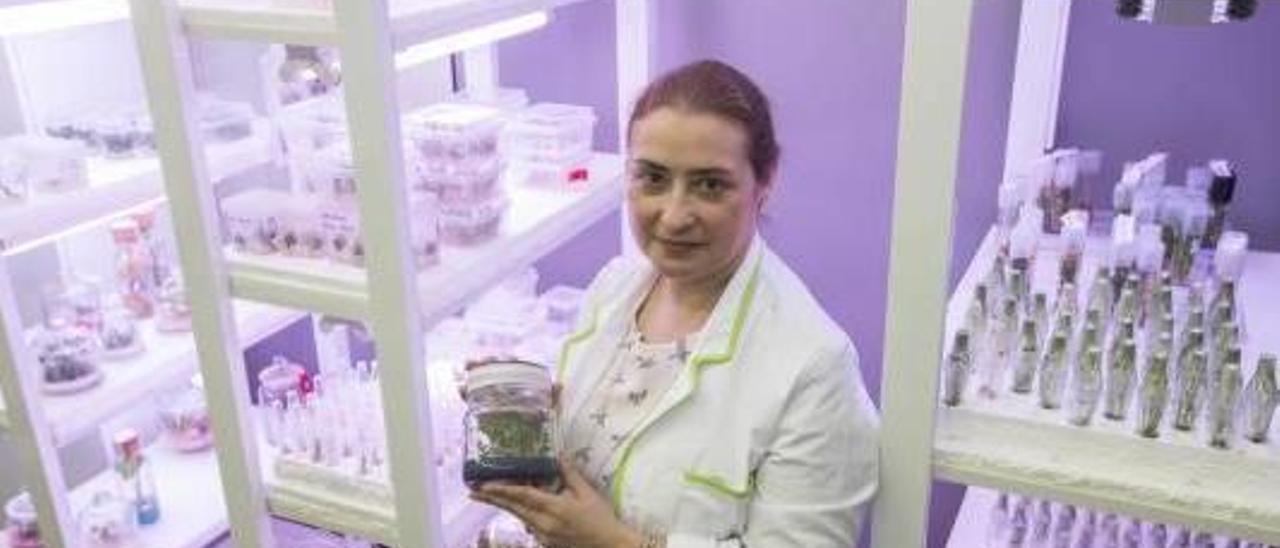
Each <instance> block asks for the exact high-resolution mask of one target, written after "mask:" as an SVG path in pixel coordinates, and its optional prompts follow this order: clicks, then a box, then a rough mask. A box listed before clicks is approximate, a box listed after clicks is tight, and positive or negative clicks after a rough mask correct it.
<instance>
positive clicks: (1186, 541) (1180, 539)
mask: <svg viewBox="0 0 1280 548" xmlns="http://www.w3.org/2000/svg"><path fill="white" fill-rule="evenodd" d="M1169 548H1191V531H1189V530H1187V529H1184V528H1182V527H1179V528H1177V529H1174V531H1173V537H1172V538H1171V539H1170V540H1169Z"/></svg>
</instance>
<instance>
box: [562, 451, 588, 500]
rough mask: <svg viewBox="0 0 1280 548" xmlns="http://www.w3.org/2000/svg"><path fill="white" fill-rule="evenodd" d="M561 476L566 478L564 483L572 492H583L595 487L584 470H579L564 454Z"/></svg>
mask: <svg viewBox="0 0 1280 548" xmlns="http://www.w3.org/2000/svg"><path fill="white" fill-rule="evenodd" d="M559 464H560V477H561V478H563V479H564V484H565V486H566V487H568V488H569V491H570V492H572V493H575V494H576V493H581V492H583V491H584V490H588V489H594V488H593V487H592V486H591V484H590V483H589V482H587V478H585V477H583V475H582V472H579V471H578V467H576V466H574V465H573V462H571V461H570V460H569V459H568V458H566V457H565V456H564V455H561V456H560V459H559Z"/></svg>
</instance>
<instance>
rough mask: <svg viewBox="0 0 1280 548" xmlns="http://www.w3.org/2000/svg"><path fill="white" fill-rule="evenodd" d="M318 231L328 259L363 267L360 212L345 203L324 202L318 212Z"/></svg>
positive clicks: (349, 203)
mask: <svg viewBox="0 0 1280 548" xmlns="http://www.w3.org/2000/svg"><path fill="white" fill-rule="evenodd" d="M320 229H321V231H322V232H323V234H324V238H325V255H326V256H327V257H329V259H331V260H334V261H337V262H339V263H343V264H349V265H353V266H364V243H363V242H362V241H361V234H360V211H359V208H357V207H356V204H354V203H351V202H347V201H329V202H326V203H325V204H324V205H323V207H322V208H321V210H320Z"/></svg>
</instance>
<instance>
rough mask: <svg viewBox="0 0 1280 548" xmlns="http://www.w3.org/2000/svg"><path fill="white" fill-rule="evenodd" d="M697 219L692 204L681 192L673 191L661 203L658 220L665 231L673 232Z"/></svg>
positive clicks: (686, 226)
mask: <svg viewBox="0 0 1280 548" xmlns="http://www.w3.org/2000/svg"><path fill="white" fill-rule="evenodd" d="M696 220H697V215H696V214H695V213H694V209H693V206H692V204H690V203H689V199H688V197H687V196H685V195H684V193H682V192H677V193H673V194H671V195H670V196H667V198H666V199H665V200H663V203H662V210H661V215H660V216H659V218H658V221H659V222H660V223H661V224H662V227H663V228H665V229H666V230H667V232H675V231H679V230H682V229H685V228H688V227H689V226H691V225H693V224H694V222H695V221H696Z"/></svg>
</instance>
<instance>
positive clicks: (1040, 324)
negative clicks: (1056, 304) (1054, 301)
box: [1031, 291, 1049, 342]
mask: <svg viewBox="0 0 1280 548" xmlns="http://www.w3.org/2000/svg"><path fill="white" fill-rule="evenodd" d="M1032 303H1033V304H1032V307H1031V318H1032V319H1033V320H1035V322H1036V341H1037V342H1044V337H1045V332H1046V331H1048V329H1049V296H1048V295H1045V294H1044V292H1039V291H1038V292H1036V294H1035V295H1034V296H1032Z"/></svg>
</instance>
